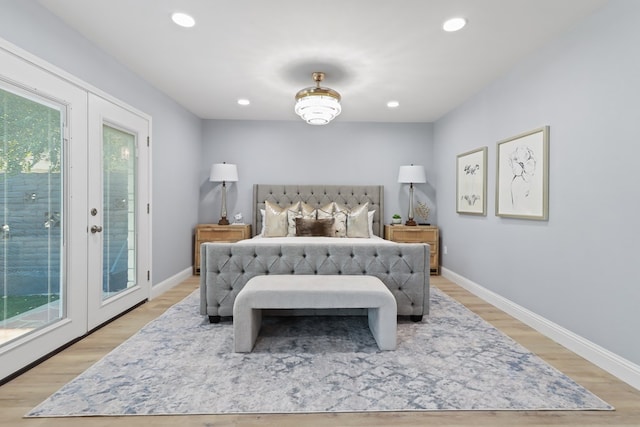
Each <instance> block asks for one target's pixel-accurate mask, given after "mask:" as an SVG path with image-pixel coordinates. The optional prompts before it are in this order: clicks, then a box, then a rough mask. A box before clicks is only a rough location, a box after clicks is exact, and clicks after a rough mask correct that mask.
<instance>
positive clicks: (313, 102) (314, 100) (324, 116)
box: [295, 71, 342, 125]
mask: <svg viewBox="0 0 640 427" xmlns="http://www.w3.org/2000/svg"><path fill="white" fill-rule="evenodd" d="M312 76H313V80H314V81H315V82H316V86H315V87H314V86H312V87H308V88H305V89H302V90H301V91H299V92H298V93H297V94H296V105H295V112H296V114H297V115H299V116H300V117H302V119H303V120H304V121H306V122H307V123H309V124H310V125H326V124H327V123H329V122H330V121H331V120H333V119H335V118H336V116H337V115H338V114H340V112H341V111H342V107H341V106H340V94H339V93H338V92H336V91H335V90H333V89H329V88H327V87H320V82H321V81H322V80H324V73H322V72H319V71H318V72H315V73H313V74H312Z"/></svg>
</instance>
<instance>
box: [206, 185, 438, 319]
mask: <svg viewBox="0 0 640 427" xmlns="http://www.w3.org/2000/svg"><path fill="white" fill-rule="evenodd" d="M298 202H299V203H298ZM296 204H298V207H300V206H301V205H302V206H306V208H308V209H313V210H314V212H315V213H314V215H315V217H316V218H320V215H321V214H323V213H326V212H325V211H326V207H327V206H335V207H340V209H342V210H345V211H347V212H360V213H362V211H363V210H364V211H365V212H366V218H367V220H366V221H367V225H366V228H367V233H365V234H367V236H366V237H363V236H362V235H361V234H360V235H358V237H353V236H352V235H344V236H343V235H341V237H334V236H333V235H330V236H326V235H323V236H318V235H312V236H308V235H305V236H292V235H290V234H289V235H288V236H280V235H278V237H267V234H269V232H270V230H271V229H270V228H269V229H266V230H265V227H264V225H265V224H264V223H265V222H269V221H272V220H269V219H268V218H273V217H269V214H270V212H271V211H272V210H274V209H276V210H277V209H282V210H285V209H287V208H289V207H291V206H293V205H296ZM253 207H254V212H253V215H252V226H253V228H252V233H253V234H254V236H253V238H251V239H246V240H242V241H240V242H236V243H223V242H211V243H204V244H202V245H201V248H200V250H201V266H200V295H201V299H200V312H201V314H202V315H204V316H208V318H209V321H211V322H218V321H220V319H221V317H228V316H232V315H233V303H234V301H235V297H236V295H237V294H238V293H239V292H240V290H241V289H242V288H243V287H244V285H245V284H246V283H247V281H248V280H249V279H251V278H252V277H255V276H257V275H266V274H315V275H371V276H375V277H378V278H379V279H380V280H381V281H382V282H383V283H384V284H385V285H386V286H387V287H388V288H389V290H390V291H391V293H392V294H393V296H394V297H395V299H396V301H397V303H398V315H399V316H410V317H411V319H412V320H414V321H419V320H421V319H422V317H423V316H424V315H427V314H428V313H429V274H430V267H429V245H428V244H426V243H395V242H390V241H388V240H384V239H382V235H383V230H384V224H383V221H384V211H383V209H384V188H383V186H381V185H373V186H362V185H267V184H256V185H254V188H253ZM336 209H337V208H336ZM265 212H269V213H265ZM334 215H335V216H332V217H331V218H327V219H326V220H325V223H324V224H323V227H324V228H325V229H327V230H328V229H329V228H330V229H331V231H332V232H333V233H336V232H338V233H339V232H340V231H339V230H338V229H339V226H338V225H336V224H337V223H336V219H337V218H340V217H339V216H338V215H336V214H335V213H334ZM349 215H350V214H349ZM363 215H364V214H363ZM298 216H302V210H301V211H300V212H299V215H298ZM359 217H360V218H364V216H362V215H360V216H359ZM265 218H267V220H266V221H265ZM291 218H292V215H291V211H289V221H288V222H287V225H288V226H289V232H291V222H290V221H291ZM353 218H355V214H354V216H349V217H348V218H347V219H346V221H349V229H350V230H351V228H352V227H351V225H352V224H354V226H353V230H356V229H357V228H360V232H362V231H363V230H364V228H363V227H364V226H362V227H361V225H362V223H361V222H360V221H359V220H356V219H353ZM352 219H353V220H352ZM351 220H352V221H351ZM302 221H307V220H303V219H300V218H299V219H296V221H295V223H296V224H297V227H298V231H299V230H300V228H301V222H302ZM310 222H313V221H312V220H309V221H307V223H310ZM318 222H320V221H315V223H318ZM272 223H273V222H271V224H272ZM338 223H339V222H338ZM328 224H330V226H328ZM358 224H359V225H358ZM285 227H286V225H285ZM294 230H295V226H294ZM336 230H338V231H336ZM343 231H344V230H343ZM327 312H328V313H331V314H344V313H346V314H353V312H352V311H344V310H341V311H339V312H335V311H327ZM361 312H362V313H363V314H366V311H364V310H363V311H361ZM288 313H289V314H324V311H323V312H318V311H317V310H302V311H289V312H288Z"/></svg>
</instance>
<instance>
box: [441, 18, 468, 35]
mask: <svg viewBox="0 0 640 427" xmlns="http://www.w3.org/2000/svg"><path fill="white" fill-rule="evenodd" d="M465 25H467V20H466V19H464V18H451V19H449V20H447V21H445V22H444V24H442V29H443V30H445V31H447V32H449V33H451V32H453V31H458V30H461V29H462V28H464V26H465Z"/></svg>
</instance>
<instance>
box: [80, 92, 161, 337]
mask: <svg viewBox="0 0 640 427" xmlns="http://www.w3.org/2000/svg"><path fill="white" fill-rule="evenodd" d="M149 127H150V123H149V120H148V119H146V118H145V117H142V116H140V115H138V114H135V113H133V112H131V111H129V110H127V109H124V108H122V107H120V106H119V105H117V104H114V103H112V102H110V101H109V100H106V99H104V98H102V97H99V96H95V95H92V94H90V95H89V153H88V159H89V160H88V165H89V168H88V170H89V178H88V185H89V193H88V196H89V197H88V201H89V212H88V227H87V228H88V229H87V233H88V236H89V239H88V250H87V253H88V260H89V265H88V286H89V288H88V298H89V299H88V304H87V307H88V314H89V316H88V327H89V330H91V329H93V328H95V327H96V326H99V325H101V324H103V323H104V322H106V321H108V320H109V319H111V318H113V317H114V316H117V315H119V314H120V313H122V312H123V311H125V310H128V309H129V308H131V307H133V306H134V305H136V304H138V303H139V302H141V301H144V300H145V299H147V298H149V293H150V290H151V282H150V273H149V261H150V257H149V249H148V245H147V244H145V242H148V241H149V229H150V220H149V210H148V209H147V204H148V199H147V197H148V196H147V197H141V194H142V195H143V196H144V195H147V194H148V188H149V187H148V186H149V180H148V178H147V177H148V164H149V148H148V146H147V140H148V136H149ZM141 242H142V243H141Z"/></svg>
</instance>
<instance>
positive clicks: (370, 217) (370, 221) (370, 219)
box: [368, 211, 376, 237]
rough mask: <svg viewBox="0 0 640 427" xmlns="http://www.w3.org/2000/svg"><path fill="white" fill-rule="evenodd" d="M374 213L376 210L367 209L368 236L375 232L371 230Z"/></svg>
mask: <svg viewBox="0 0 640 427" xmlns="http://www.w3.org/2000/svg"><path fill="white" fill-rule="evenodd" d="M375 213H376V211H369V218H368V220H369V237H373V236H375V233H374V232H373V214H375Z"/></svg>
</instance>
